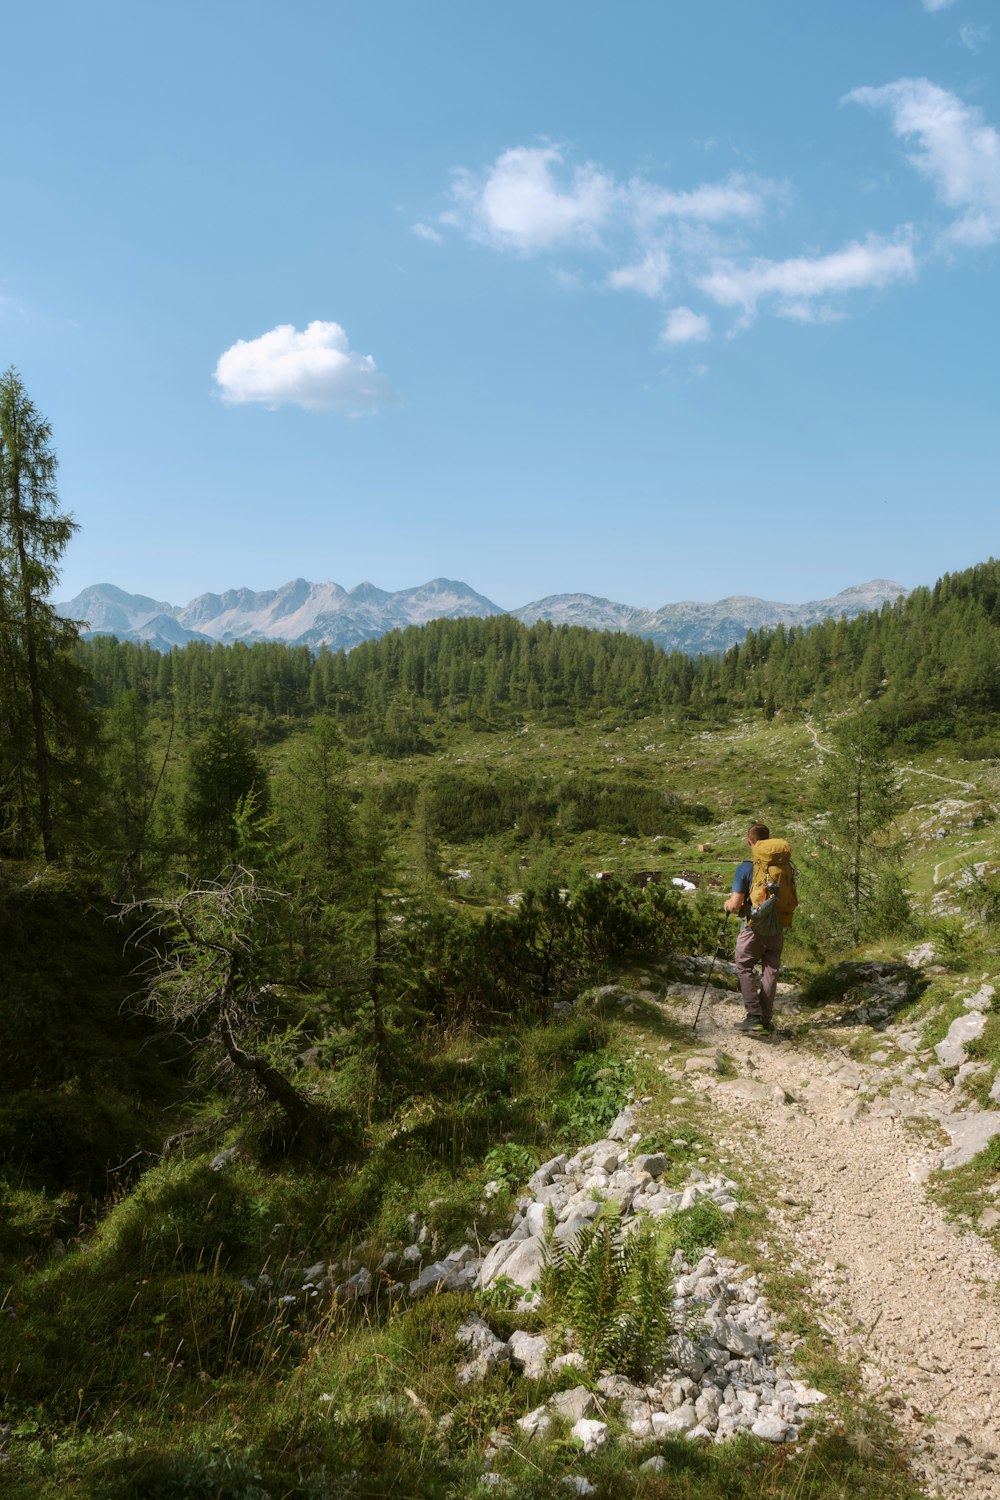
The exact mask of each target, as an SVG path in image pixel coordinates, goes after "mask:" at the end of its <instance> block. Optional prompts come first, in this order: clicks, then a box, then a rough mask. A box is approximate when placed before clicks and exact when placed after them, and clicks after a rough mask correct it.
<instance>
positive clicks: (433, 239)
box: [413, 224, 444, 245]
mask: <svg viewBox="0 0 1000 1500" xmlns="http://www.w3.org/2000/svg"><path fill="white" fill-rule="evenodd" d="M413 233H414V234H415V235H416V236H417V238H418V239H421V240H429V241H430V243H431V244H432V245H441V244H443V243H444V235H442V234H439V233H438V231H437V230H436V229H435V228H434V227H433V226H432V225H430V224H414V225H413Z"/></svg>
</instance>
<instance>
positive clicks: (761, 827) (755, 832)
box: [747, 823, 771, 844]
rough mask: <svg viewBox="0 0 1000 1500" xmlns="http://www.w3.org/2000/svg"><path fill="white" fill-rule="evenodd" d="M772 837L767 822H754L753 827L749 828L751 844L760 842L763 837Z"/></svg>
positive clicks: (748, 834)
mask: <svg viewBox="0 0 1000 1500" xmlns="http://www.w3.org/2000/svg"><path fill="white" fill-rule="evenodd" d="M770 837H771V830H770V829H769V828H768V826H767V824H766V823H754V824H753V825H752V827H750V828H748V829H747V838H748V839H749V840H750V842H751V844H758V843H759V842H760V840H761V839H769V838H770Z"/></svg>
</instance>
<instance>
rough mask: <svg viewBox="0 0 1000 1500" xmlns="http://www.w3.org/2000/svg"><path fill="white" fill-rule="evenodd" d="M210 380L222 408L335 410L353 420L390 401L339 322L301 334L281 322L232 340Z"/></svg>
mask: <svg viewBox="0 0 1000 1500" xmlns="http://www.w3.org/2000/svg"><path fill="white" fill-rule="evenodd" d="M215 379H216V383H217V384H218V387H219V391H220V394H221V396H222V399H223V401H224V402H226V404H227V405H233V406H235V405H239V404H241V403H244V402H259V403H260V404H262V405H264V406H268V407H272V408H273V407H278V406H301V407H303V408H304V409H305V410H306V411H340V412H344V413H346V414H347V415H351V416H357V415H359V414H361V413H362V412H370V411H374V410H376V409H377V408H378V407H379V406H383V405H385V403H386V402H389V401H392V400H393V399H394V397H393V393H392V391H391V389H390V387H389V385H388V383H387V381H386V379H385V377H384V376H383V375H382V374H381V372H380V371H379V370H378V369H377V368H376V365H375V361H374V360H373V359H372V357H371V355H370V354H358V353H356V352H355V351H354V350H353V349H352V348H351V347H350V342H349V340H348V337H347V334H346V333H345V331H344V329H343V328H342V327H341V326H340V324H339V323H322V322H318V321H317V322H314V323H310V324H309V325H308V327H307V328H305V329H304V330H303V331H302V332H301V333H300V332H299V331H298V329H296V328H295V327H294V326H293V325H292V324H291V323H281V324H279V326H278V327H277V328H272V329H271V331H270V333H264V334H261V336H260V337H259V338H256V339H237V341H236V343H235V344H233V345H232V346H231V348H229V349H227V350H226V351H225V353H224V354H222V355H220V356H219V361H218V363H217V365H216V367H215Z"/></svg>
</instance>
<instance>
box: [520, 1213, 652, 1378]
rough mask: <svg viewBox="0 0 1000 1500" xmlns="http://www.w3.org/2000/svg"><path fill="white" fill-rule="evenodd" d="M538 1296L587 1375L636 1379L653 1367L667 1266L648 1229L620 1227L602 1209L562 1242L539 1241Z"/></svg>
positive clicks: (618, 1217)
mask: <svg viewBox="0 0 1000 1500" xmlns="http://www.w3.org/2000/svg"><path fill="white" fill-rule="evenodd" d="M541 1291H542V1296H543V1298H544V1309H545V1314H546V1318H547V1321H548V1323H549V1325H550V1330H551V1331H552V1332H553V1333H555V1334H569V1335H570V1336H571V1338H572V1341H573V1343H574V1344H575V1345H576V1347H577V1348H578V1349H579V1350H580V1352H581V1353H582V1355H583V1357H584V1360H585V1361H586V1366H587V1370H588V1372H589V1373H590V1374H591V1375H596V1374H597V1373H598V1371H600V1370H616V1371H620V1372H621V1373H623V1374H627V1375H629V1376H632V1377H640V1376H642V1375H644V1374H645V1373H647V1372H648V1371H651V1370H655V1369H657V1368H658V1367H659V1366H660V1365H661V1364H662V1363H663V1359H664V1352H665V1349H666V1345H667V1340H668V1339H669V1337H670V1334H671V1332H672V1320H671V1312H670V1299H671V1281H670V1271H669V1265H668V1262H667V1260H666V1257H665V1256H664V1255H663V1253H662V1252H661V1249H660V1246H659V1244H658V1241H657V1237H656V1234H655V1232H654V1230H653V1229H652V1227H651V1226H650V1225H649V1224H639V1225H636V1223H635V1221H634V1220H633V1221H632V1223H631V1224H630V1225H629V1226H628V1228H627V1229H626V1226H625V1225H624V1224H623V1222H622V1218H621V1215H620V1213H619V1212H618V1211H617V1210H616V1209H614V1208H606V1209H605V1210H604V1211H603V1212H602V1213H601V1214H600V1216H599V1217H598V1218H597V1219H596V1220H595V1221H594V1223H593V1224H588V1225H585V1226H584V1228H583V1229H581V1230H580V1231H579V1233H578V1234H577V1235H576V1236H575V1237H574V1239H573V1240H572V1241H571V1242H569V1243H567V1244H560V1243H559V1242H558V1241H557V1240H556V1239H555V1238H554V1235H553V1233H552V1225H551V1224H550V1226H549V1233H548V1236H547V1240H546V1254H545V1262H544V1265H543V1268H542V1275H541Z"/></svg>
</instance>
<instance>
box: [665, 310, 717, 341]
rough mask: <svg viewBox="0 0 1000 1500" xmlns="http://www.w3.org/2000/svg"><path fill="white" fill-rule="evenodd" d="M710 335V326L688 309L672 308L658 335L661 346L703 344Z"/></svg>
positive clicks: (699, 314) (706, 320)
mask: <svg viewBox="0 0 1000 1500" xmlns="http://www.w3.org/2000/svg"><path fill="white" fill-rule="evenodd" d="M710 333H711V324H710V323H709V321H708V319H707V318H706V317H703V316H702V314H701V313H696V312H692V310H691V308H690V307H672V308H671V309H670V312H669V313H668V314H667V321H666V322H665V323H664V325H663V331H662V333H661V334H660V342H661V343H662V344H703V343H704V342H705V340H706V339H707V338H708V336H709V334H710Z"/></svg>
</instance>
